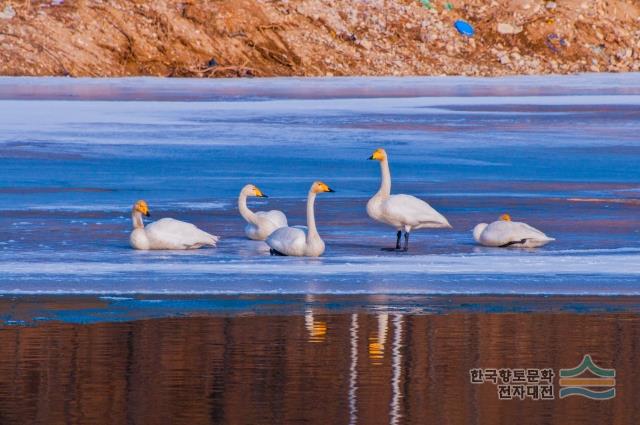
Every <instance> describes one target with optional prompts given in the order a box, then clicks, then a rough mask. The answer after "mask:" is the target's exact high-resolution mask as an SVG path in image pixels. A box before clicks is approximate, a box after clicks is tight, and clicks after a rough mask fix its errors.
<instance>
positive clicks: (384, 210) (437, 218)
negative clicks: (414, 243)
mask: <svg viewBox="0 0 640 425" xmlns="http://www.w3.org/2000/svg"><path fill="white" fill-rule="evenodd" d="M369 159H374V160H377V161H380V170H381V171H382V182H381V184H380V189H379V190H378V192H377V193H376V194H375V195H374V196H373V198H371V199H369V202H367V214H369V217H371V218H372V219H374V220H376V221H379V222H381V223H385V224H388V225H390V226H392V227H393V228H395V229H396V230H397V231H398V234H397V240H396V247H395V249H396V250H399V249H400V237H401V236H402V232H403V231H404V248H403V250H404V251H406V250H408V249H409V233H411V231H412V230H415V229H425V228H429V229H431V228H443V227H444V228H451V225H450V224H449V222H448V221H447V219H446V218H444V216H443V215H442V214H440V213H439V212H438V211H436V210H434V209H433V208H431V206H430V205H429V204H427V203H426V202H424V201H423V200H421V199H418V198H416V197H415V196H411V195H391V172H390V171H389V160H388V158H387V153H386V152H385V150H384V149H377V150H376V151H375V152H374V153H373V155H371V156H370V157H369Z"/></svg>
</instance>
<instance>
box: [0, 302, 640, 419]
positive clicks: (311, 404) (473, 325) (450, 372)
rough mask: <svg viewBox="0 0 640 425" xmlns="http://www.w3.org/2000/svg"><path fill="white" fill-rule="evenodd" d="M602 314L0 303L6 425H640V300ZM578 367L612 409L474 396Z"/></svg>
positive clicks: (523, 309)
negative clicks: (503, 377)
mask: <svg viewBox="0 0 640 425" xmlns="http://www.w3.org/2000/svg"><path fill="white" fill-rule="evenodd" d="M597 298H598V297H591V298H588V297H584V298H581V299H580V300H576V299H575V297H564V298H563V297H558V298H553V297H552V298H551V299H550V298H549V297H530V298H528V299H527V300H523V299H521V298H518V297H513V298H512V297H505V296H501V297H496V298H483V299H481V298H474V297H470V296H464V297H458V298H455V297H454V298H451V297H448V296H446V297H445V296H438V297H424V296H394V297H389V296H353V295H349V296H335V295H334V296H316V297H312V296H281V295H278V296H261V297H255V296H227V297H224V296H203V295H200V296H197V297H191V298H190V297H181V298H175V297H174V298H164V297H158V298H138V297H135V298H133V297H132V298H127V297H113V296H111V297H103V298H95V297H88V296H84V297H79V296H75V297H60V296H58V297H45V296H38V297H26V296H22V297H17V298H16V299H13V298H10V297H0V314H1V315H2V316H3V317H4V318H8V317H10V318H11V319H12V321H11V322H8V321H6V322H5V324H3V325H2V326H0V422H1V423H2V424H8V425H11V424H58V423H66V424H124V423H132V424H265V425H266V424H303V423H304V424H318V425H325V424H353V425H355V424H371V425H373V424H431V423H433V424H444V423H446V424H461V425H462V424H497V423H504V424H514V423H531V424H552V425H566V424H594V425H596V424H597V425H599V424H604V423H606V424H620V425H622V424H624V425H627V424H637V423H638V422H639V421H640V411H639V410H638V408H637V394H638V391H640V380H639V379H638V373H637V365H638V362H639V361H640V358H639V356H638V350H637V349H636V344H637V343H636V342H637V341H638V338H640V319H639V316H638V314H637V313H638V311H639V310H640V300H639V299H638V298H637V297H630V298H627V297H618V298H617V299H616V300H615V301H608V302H604V303H603V301H602V300H598V299H597ZM185 311H190V312H191V313H190V314H187V315H184V313H182V314H180V313H179V312H185ZM150 312H156V313H158V312H162V314H161V315H160V317H157V318H153V317H152V315H150ZM136 318H137V319H144V320H134V319H136ZM584 354H591V356H592V358H593V360H594V361H595V362H596V363H597V364H598V365H599V366H600V367H604V368H606V369H612V368H613V369H615V370H616V384H615V390H616V397H615V398H614V399H613V400H606V401H596V400H589V399H586V398H583V397H575V396H573V397H568V398H563V399H560V398H559V394H558V391H559V389H560V387H559V380H558V377H557V376H556V377H555V378H554V379H553V380H552V382H553V388H554V390H553V394H554V400H545V401H542V400H533V399H531V398H527V399H525V400H508V401H501V400H499V398H498V395H497V387H496V386H495V385H493V384H492V383H489V382H488V383H484V384H471V383H470V372H469V370H470V369H476V368H483V369H485V368H495V369H501V368H502V369H506V368H512V369H523V368H527V369H535V368H538V369H552V370H553V371H554V373H556V374H557V373H559V369H561V368H566V369H568V368H573V367H575V366H576V365H577V364H578V363H579V362H580V360H581V359H582V356H583V355H584Z"/></svg>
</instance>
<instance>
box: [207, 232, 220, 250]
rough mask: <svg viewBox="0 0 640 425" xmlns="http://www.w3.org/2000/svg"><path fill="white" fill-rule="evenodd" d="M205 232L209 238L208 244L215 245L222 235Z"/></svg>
mask: <svg viewBox="0 0 640 425" xmlns="http://www.w3.org/2000/svg"><path fill="white" fill-rule="evenodd" d="M203 233H204V234H205V235H206V237H207V239H208V241H207V244H206V245H209V246H214V247H215V246H216V245H217V244H218V241H219V240H220V236H216V235H212V234H211V233H207V232H203Z"/></svg>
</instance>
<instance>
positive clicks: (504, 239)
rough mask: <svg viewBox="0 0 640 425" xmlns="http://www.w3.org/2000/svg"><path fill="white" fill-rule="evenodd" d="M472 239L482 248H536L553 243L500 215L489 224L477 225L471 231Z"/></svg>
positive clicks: (524, 224) (549, 239) (509, 217)
mask: <svg viewBox="0 0 640 425" xmlns="http://www.w3.org/2000/svg"><path fill="white" fill-rule="evenodd" d="M473 238H474V239H475V240H476V242H478V243H479V244H480V245H484V246H493V247H507V246H514V247H520V248H537V247H540V246H543V245H546V244H548V243H549V242H551V241H555V239H554V238H550V237H549V236H547V235H545V234H544V233H542V232H541V231H540V230H538V229H534V228H533V227H531V226H529V225H528V224H526V223H519V222H517V221H511V216H510V215H509V214H502V215H501V216H500V218H499V219H498V221H494V222H493V223H491V224H487V223H480V224H478V225H477V226H476V227H475V228H474V229H473Z"/></svg>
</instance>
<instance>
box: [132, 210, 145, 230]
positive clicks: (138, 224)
mask: <svg viewBox="0 0 640 425" xmlns="http://www.w3.org/2000/svg"><path fill="white" fill-rule="evenodd" d="M131 221H132V222H133V228H134V229H144V221H142V213H140V212H138V211H133V212H131Z"/></svg>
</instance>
